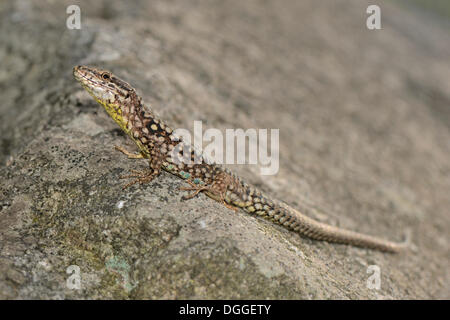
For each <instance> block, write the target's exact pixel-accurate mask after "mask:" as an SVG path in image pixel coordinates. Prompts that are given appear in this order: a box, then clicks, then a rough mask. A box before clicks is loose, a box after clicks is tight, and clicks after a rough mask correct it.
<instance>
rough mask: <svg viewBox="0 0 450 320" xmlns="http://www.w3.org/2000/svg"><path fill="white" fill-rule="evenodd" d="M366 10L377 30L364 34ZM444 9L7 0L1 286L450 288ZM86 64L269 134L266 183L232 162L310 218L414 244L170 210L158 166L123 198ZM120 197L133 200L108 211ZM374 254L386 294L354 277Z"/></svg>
mask: <svg viewBox="0 0 450 320" xmlns="http://www.w3.org/2000/svg"><path fill="white" fill-rule="evenodd" d="M373 4H376V5H378V6H379V7H380V9H381V29H380V30H369V29H368V28H367V26H366V20H367V19H368V17H369V14H368V13H367V12H366V10H367V8H368V6H369V5H373ZM70 5H77V6H78V7H79V8H80V29H69V28H68V27H67V19H68V18H69V17H70V16H71V14H73V12H70V13H67V12H66V10H67V8H68V6H70ZM449 17H450V2H449V1H446V0H435V1H425V0H411V1H406V0H405V1H365V0H363V1H361V0H353V1H351V0H329V1H313V0H302V1H297V0H283V1H264V0H248V1H247V0H246V1H221V0H217V1H216V0H212V1H200V0H186V1H171V0H160V1H158V0H155V1H153V0H152V1H49V0H47V1H26V0H3V1H1V2H0V26H1V31H0V61H1V65H0V102H1V103H0V133H1V135H0V146H1V149H0V150H1V152H0V163H1V171H0V176H1V177H2V179H1V180H2V184H1V185H0V186H1V191H2V195H1V198H0V201H1V204H2V207H1V208H2V211H0V215H1V216H2V218H1V221H2V226H0V236H1V241H0V250H1V251H0V253H1V254H0V257H1V258H0V270H1V271H2V272H0V297H6V298H174V299H176V298H185V299H186V298H238V299H239V298H287V299H299V298H304V299H314V298H326V299H327V298H330V299H331V298H340V299H341V298H351V299H357V298H363V299H384V298H386V299H391V298H392V299H402V298H427V299H430V298H431V299H432V298H449V297H450V284H449V282H450V281H449V275H448V271H447V270H448V266H449V263H450V258H449V257H450V255H449V237H448V234H449V227H450V216H449V212H448V208H449V207H450V197H449V194H450V139H449V138H450V132H449V131H450V59H449V57H450V32H449V30H450V18H449ZM71 21H72V20H71ZM80 64H87V65H93V66H98V67H101V68H105V69H109V70H111V71H113V72H114V73H116V74H117V75H119V76H120V77H121V78H123V79H125V80H126V81H128V82H129V83H130V84H131V85H133V86H134V87H136V88H137V90H138V92H139V94H141V95H142V96H143V98H144V101H145V102H146V104H147V105H149V106H152V108H153V109H154V110H155V111H156V112H157V113H158V114H159V115H160V116H161V118H163V119H165V120H167V122H168V123H170V124H172V126H174V127H182V128H188V129H192V124H193V121H194V120H201V121H203V124H204V126H206V127H210V128H219V129H221V130H224V129H226V128H244V129H245V128H278V129H280V171H279V173H278V174H277V175H275V176H268V177H261V176H259V170H258V168H254V167H248V166H240V167H233V170H236V171H237V172H238V173H239V175H241V176H243V177H244V178H245V179H246V180H248V181H249V182H251V183H253V184H255V185H257V186H258V187H259V188H261V189H263V190H264V191H265V192H267V193H269V194H271V195H273V196H274V197H276V198H279V199H282V200H284V201H286V202H287V203H289V204H291V205H292V206H295V207H297V208H300V209H301V210H303V211H304V212H306V213H307V214H309V215H311V216H313V217H314V218H316V219H319V220H321V221H325V222H327V223H331V224H335V225H340V226H343V227H346V228H350V229H353V230H358V231H361V232H365V233H370V234H373V235H378V236H380V237H383V238H387V239H392V240H401V239H402V236H403V235H404V234H405V233H406V232H410V233H412V239H413V246H412V247H413V250H412V252H411V253H410V254H408V255H406V256H392V255H387V256H386V255H383V254H380V253H376V252H371V251H364V250H360V249H354V248H347V247H346V246H333V245H329V244H326V243H317V242H313V241H309V240H305V239H303V238H300V237H298V236H297V235H295V234H292V233H289V232H285V231H283V230H282V229H277V228H274V227H271V226H270V223H268V224H264V222H259V221H258V220H255V219H254V218H253V217H247V216H246V215H245V214H240V213H239V214H238V215H236V214H234V215H231V214H230V213H229V212H228V211H227V209H226V208H222V207H220V206H219V205H216V204H214V203H213V204H212V203H211V202H209V201H210V200H208V199H206V197H199V199H194V200H192V201H191V202H185V203H184V202H180V201H179V198H180V197H181V195H180V193H179V192H176V191H173V190H176V188H177V187H178V186H179V184H180V182H179V181H177V180H175V179H173V180H172V178H169V177H166V176H164V177H163V178H162V180H161V184H160V185H159V187H157V188H156V187H155V186H154V185H151V186H150V187H144V191H145V192H144V193H139V192H143V191H142V190H139V188H135V189H132V190H133V191H132V193H131V195H128V194H126V195H127V196H126V198H123V199H122V198H121V197H125V195H124V194H123V193H121V191H120V183H119V182H118V181H117V176H118V175H119V173H120V172H122V171H124V170H129V169H130V168H134V167H133V163H130V162H128V161H127V160H126V159H123V157H120V156H119V155H116V154H115V152H114V151H112V146H113V145H114V144H127V143H129V142H127V140H126V139H125V137H124V136H123V135H122V134H121V133H120V131H119V130H118V129H117V128H116V127H115V124H114V123H112V121H110V120H109V119H108V118H107V116H106V115H105V114H104V112H103V111H102V110H101V109H100V107H99V106H97V104H96V103H95V102H94V101H93V100H92V99H91V98H90V97H89V96H87V94H86V93H85V92H83V90H82V89H81V87H80V86H79V84H78V83H76V81H75V80H74V79H73V77H72V68H73V66H75V65H80ZM206 127H205V128H204V129H206ZM130 146H132V144H129V149H131V148H132V147H130ZM96 188H99V189H96ZM118 198H119V199H122V200H123V201H129V202H128V203H130V202H131V203H135V206H133V207H131V208H128V209H126V210H128V211H126V214H122V213H120V214H119V213H117V208H116V207H114V203H115V202H116V201H117V199H118ZM69 199H72V200H69ZM145 199H147V200H145ZM152 199H153V200H152ZM161 199H163V200H161ZM164 199H165V200H164ZM167 199H168V200H167ZM145 201H150V203H147V202H145ZM151 201H154V202H151ZM164 201H167V203H165V202H164ZM161 202H164V203H165V204H164V203H163V205H161ZM140 206H142V210H140V209H139V208H140ZM155 206H156V208H158V209H157V210H156V209H154V208H155ZM146 208H153V209H152V210H153V211H152V210H150V213H148V212H149V211H148V210H146ZM144 209H145V210H144ZM202 209H203V211H202ZM158 210H159V211H158ZM183 210H184V211H186V210H187V211H189V212H190V213H191V214H190V215H181V214H180V212H182V211H183ZM208 212H209V215H208V214H207V213H208ZM213 213H220V214H219V215H217V216H214V215H213V216H211V214H213ZM122 215H127V216H130V215H131V216H133V217H138V218H136V221H138V222H136V225H134V224H133V223H134V222H133V219H128V220H123V221H122V220H120V219H125V218H122ZM141 218H142V219H144V221H147V220H145V219H153V220H151V223H149V224H148V225H147V224H145V223H144V222H142V221H141V220H139V219H141ZM117 219H119V220H120V221H122V222H121V223H123V225H122V227H121V228H120V230H116V229H114V227H113V226H114V225H115V224H116V223H117ZM139 221H140V222H139ZM197 221H203V222H202V223H203V224H202V225H204V223H206V225H207V226H208V227H207V228H204V229H198V224H197ZM205 221H206V222H205ZM257 223H260V224H257ZM261 223H262V224H261ZM141 224H144V226H142V225H141ZM196 226H197V227H196ZM224 226H229V227H228V229H227V228H225V227H224ZM136 230H140V231H139V232H138V231H136ZM143 230H144V231H145V230H147V231H148V230H150V231H148V232H147V231H145V232H144V231H143ZM180 230H182V232H181V231H180ZM261 230H263V231H261ZM128 231H129V233H127V232H128ZM105 234H112V236H106V235H105ZM108 237H109V238H108ZM133 237H136V238H133ZM111 239H113V240H111ZM171 239H174V240H171ZM286 239H287V240H286ZM286 243H289V244H290V246H289V245H286ZM137 244H139V245H137ZM155 248H156V249H155ZM269 248H270V249H269ZM292 248H299V249H295V250H294V249H292ZM296 250H300V251H301V252H302V254H303V257H305V256H306V257H308V259H310V260H308V261H310V262H311V263H310V264H309V263H306V262H305V261H304V259H301V258H299V257H300V254H299V253H298V251H296ZM50 253H51V254H50ZM25 255H26V257H27V258H26V259H25V258H24V256H25ZM112 256H113V257H118V256H120V257H122V258H121V259H124V261H125V262H126V266H129V267H127V268H125V269H121V270H122V271H120V272H130V274H129V277H130V279H133V282H132V284H130V285H129V286H123V285H121V284H120V283H121V282H120V281H115V280H116V279H115V278H114V277H119V279H120V277H124V276H123V274H122V273H120V272H118V271H117V270H115V273H114V272H112V271H111V263H106V262H108V261H109V262H110V261H116V260H110V259H112V258H111V257H112ZM179 257H182V259H179ZM343 257H344V258H343ZM42 261H44V262H42ZM105 261H106V262H105ZM125 262H124V263H125ZM73 263H76V264H78V265H80V266H81V269H82V270H84V271H85V272H86V273H87V274H88V275H89V277H90V278H89V277H88V278H89V279H90V280H87V283H86V284H85V286H86V287H85V288H86V289H85V290H84V291H82V292H80V291H73V290H69V289H67V288H65V287H64V286H63V285H61V283H65V273H64V270H65V268H66V266H68V265H70V264H73ZM370 264H377V265H380V266H381V269H382V271H383V275H384V277H385V278H383V279H385V280H384V281H386V282H383V283H384V284H383V287H382V289H381V290H380V291H373V290H369V289H368V288H366V285H365V283H366V282H365V281H366V280H365V279H366V277H367V274H366V269H365V268H366V267H367V265H370ZM105 266H107V267H105ZM108 268H109V269H108ZM61 270H62V271H61ZM99 270H100V271H99ZM123 270H126V271H123ZM127 270H128V271H127ZM161 270H165V272H163V271H161ZM217 270H221V271H220V272H217ZM243 270H244V271H243ZM113 271H114V270H113ZM31 274H33V276H31ZM113 274H114V275H113ZM127 275H128V273H127ZM127 277H128V276H127ZM33 279H34V280H33ZM36 279H38V281H37V280H36ZM127 279H128V278H127ZM49 283H50V284H53V285H49ZM281 287H282V288H283V289H282V290H281V289H280V288H281ZM219 289H220V290H219Z"/></svg>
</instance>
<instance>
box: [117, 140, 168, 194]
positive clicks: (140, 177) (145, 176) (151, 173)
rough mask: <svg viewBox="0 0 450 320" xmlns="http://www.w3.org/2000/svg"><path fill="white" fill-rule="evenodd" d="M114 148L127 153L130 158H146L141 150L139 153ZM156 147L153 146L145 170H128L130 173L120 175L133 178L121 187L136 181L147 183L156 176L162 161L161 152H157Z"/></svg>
mask: <svg viewBox="0 0 450 320" xmlns="http://www.w3.org/2000/svg"><path fill="white" fill-rule="evenodd" d="M115 149H116V150H118V151H120V152H122V153H123V154H125V155H127V156H128V158H130V159H144V158H148V156H145V155H144V154H143V153H142V152H141V153H139V154H134V153H131V152H129V151H127V150H125V149H124V148H122V147H118V146H116V147H115ZM158 150H159V149H158V148H154V149H153V150H152V152H151V154H150V161H149V168H148V169H147V170H141V171H140V170H130V171H131V174H129V175H125V176H120V177H119V178H120V179H130V178H134V180H132V181H131V182H130V183H128V184H126V185H124V186H123V187H122V189H126V188H128V187H130V186H132V185H134V184H136V183H139V184H144V183H149V182H150V181H152V180H153V178H155V177H156V176H158V175H159V174H160V173H161V166H162V162H163V160H162V159H163V158H164V156H163V154H162V153H161V152H158Z"/></svg>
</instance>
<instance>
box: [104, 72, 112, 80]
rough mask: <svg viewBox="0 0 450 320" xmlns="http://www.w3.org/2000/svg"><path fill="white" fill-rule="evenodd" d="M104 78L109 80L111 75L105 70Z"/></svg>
mask: <svg viewBox="0 0 450 320" xmlns="http://www.w3.org/2000/svg"><path fill="white" fill-rule="evenodd" d="M102 78H103V80H109V79H110V76H109V74H108V73H106V72H105V73H104V74H102Z"/></svg>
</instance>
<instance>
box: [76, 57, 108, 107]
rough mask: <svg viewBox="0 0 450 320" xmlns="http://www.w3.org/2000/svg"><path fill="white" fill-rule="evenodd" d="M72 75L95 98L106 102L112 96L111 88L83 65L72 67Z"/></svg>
mask: <svg viewBox="0 0 450 320" xmlns="http://www.w3.org/2000/svg"><path fill="white" fill-rule="evenodd" d="M73 76H74V78H75V79H76V80H77V81H78V82H79V83H80V84H81V85H82V86H83V87H84V88H85V89H86V90H87V91H88V92H89V93H90V94H91V95H93V96H94V97H95V98H97V99H99V100H101V101H105V102H106V101H108V99H110V98H112V97H114V94H113V92H112V91H111V88H110V87H108V86H107V85H106V84H105V83H103V81H101V80H100V79H98V77H97V76H96V75H95V74H94V73H93V72H92V71H90V70H89V69H86V68H85V67H83V66H76V67H74V68H73Z"/></svg>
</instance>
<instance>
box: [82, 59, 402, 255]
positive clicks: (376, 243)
mask: <svg viewBox="0 0 450 320" xmlns="http://www.w3.org/2000/svg"><path fill="white" fill-rule="evenodd" d="M73 74H74V76H75V78H76V79H77V80H78V81H79V82H80V83H81V85H82V86H83V87H84V88H85V89H86V90H87V91H88V92H89V93H90V94H91V95H92V96H93V97H94V98H95V100H97V102H99V103H100V104H101V105H102V106H103V107H104V108H105V110H106V111H107V112H108V114H109V115H110V116H111V117H112V118H113V119H114V120H115V121H116V123H117V124H118V125H119V126H120V128H121V129H122V130H123V131H124V132H125V133H127V134H128V136H130V138H131V139H132V140H133V141H134V142H135V143H136V145H137V146H138V148H139V151H140V153H139V154H133V153H130V152H128V151H126V150H125V149H123V148H121V147H116V149H117V150H119V151H121V152H122V153H124V154H126V155H127V156H128V157H129V158H135V159H138V158H145V159H149V164H150V165H149V169H148V170H147V171H144V172H139V171H134V170H133V171H132V172H133V174H131V175H128V176H125V177H122V178H134V180H133V181H131V182H130V183H129V184H127V185H126V186H125V187H128V186H130V185H132V184H135V183H141V184H142V183H147V182H150V181H151V180H152V179H153V178H154V177H156V176H157V175H158V174H159V173H160V172H161V170H165V171H167V172H170V173H172V174H175V175H176V176H178V177H180V178H182V179H184V180H185V181H187V182H188V183H189V184H190V185H191V186H190V187H188V188H182V190H191V191H193V193H191V194H189V195H188V196H185V197H184V198H185V199H190V198H192V197H194V196H196V195H197V194H198V193H200V192H204V193H206V195H208V196H209V197H211V198H213V199H215V200H217V201H220V202H222V203H223V204H225V205H226V206H227V207H228V208H231V209H234V210H236V208H242V209H243V210H245V211H246V212H248V213H250V214H256V215H258V216H261V217H264V218H266V219H269V220H271V221H272V222H274V223H277V224H280V225H283V226H285V227H287V228H288V229H291V230H293V231H296V232H298V233H300V234H301V235H304V236H306V237H308V238H311V239H315V240H324V241H328V242H335V243H342V244H349V245H354V246H359V247H365V248H371V249H377V250H382V251H387V252H398V251H400V250H401V249H402V248H405V243H395V242H390V241H387V240H383V239H379V238H376V237H373V236H369V235H365V234H361V233H357V232H353V231H350V230H345V229H341V228H338V227H334V226H331V225H327V224H324V223H321V222H318V221H315V220H313V219H311V218H309V217H307V216H305V215H303V214H302V213H300V212H299V211H297V210H295V209H293V208H291V207H289V206H288V205H286V204H284V203H282V202H280V201H275V200H271V199H270V198H269V197H267V196H265V195H264V194H262V193H261V192H260V191H259V190H257V189H256V188H254V187H252V186H250V185H248V184H247V183H245V182H243V181H242V180H241V179H240V178H239V177H238V176H236V175H235V174H234V173H232V172H231V171H229V170H228V169H226V168H224V167H222V166H220V165H217V164H214V163H210V162H209V161H208V160H207V159H204V158H203V157H202V155H199V154H198V153H197V152H196V151H194V150H193V149H192V148H190V149H189V153H190V156H191V160H193V159H194V158H195V157H200V160H201V161H200V163H196V162H191V163H185V162H183V161H175V160H174V158H173V156H172V155H173V149H174V148H176V147H177V145H179V143H180V141H179V138H178V137H175V136H174V134H173V131H172V129H171V128H170V127H169V126H167V125H166V124H165V123H164V122H163V121H161V120H159V119H157V118H156V117H155V115H154V114H153V112H152V111H151V110H149V109H147V108H146V107H144V106H143V104H142V99H141V98H140V97H139V96H138V95H137V93H136V91H135V89H133V88H132V87H131V86H130V85H129V84H128V83H126V82H125V81H123V80H120V79H119V78H117V77H116V76H114V75H113V74H111V73H110V72H108V71H104V70H99V69H96V68H92V67H86V66H77V67H75V68H74V70H73Z"/></svg>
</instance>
